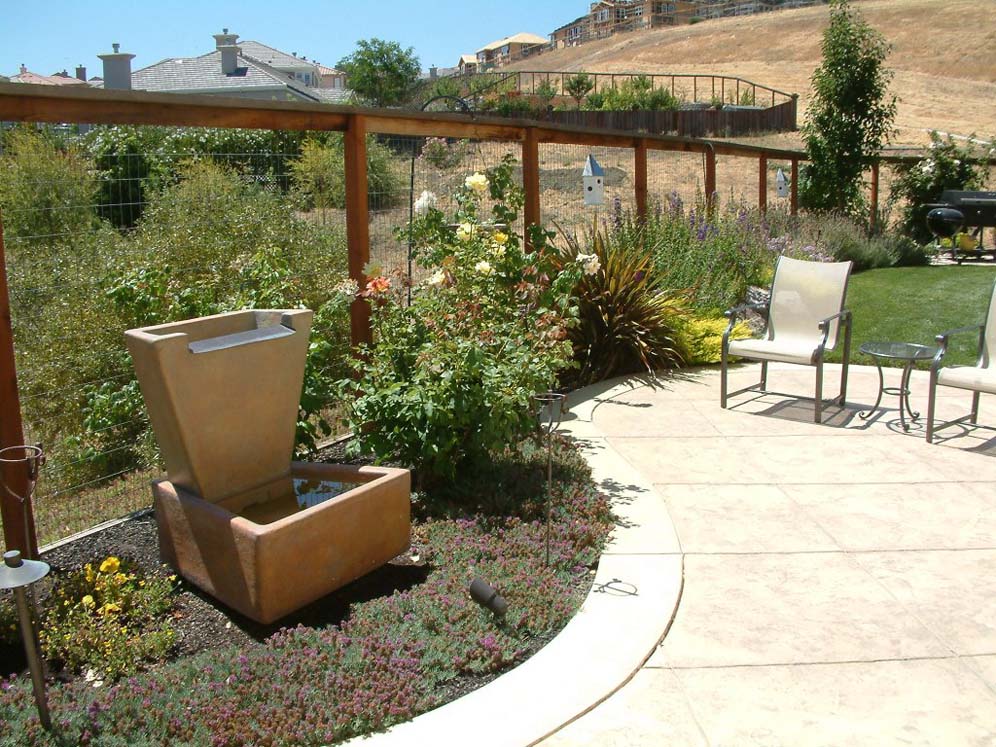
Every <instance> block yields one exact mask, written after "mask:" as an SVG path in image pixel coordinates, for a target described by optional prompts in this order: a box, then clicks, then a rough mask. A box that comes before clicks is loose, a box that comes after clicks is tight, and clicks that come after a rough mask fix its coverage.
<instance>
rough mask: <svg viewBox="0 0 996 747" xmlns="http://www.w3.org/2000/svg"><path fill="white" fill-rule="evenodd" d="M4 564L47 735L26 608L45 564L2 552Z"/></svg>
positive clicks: (3, 584) (40, 673)
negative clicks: (30, 590) (32, 588)
mask: <svg viewBox="0 0 996 747" xmlns="http://www.w3.org/2000/svg"><path fill="white" fill-rule="evenodd" d="M14 448H23V447H14ZM3 561H4V565H3V566H0V589H13V590H14V600H15V601H16V603H17V617H18V619H19V621H20V624H21V639H22V640H23V641H24V653H25V654H26V655H27V657H28V668H29V669H30V670H31V687H32V689H33V690H34V693H35V705H36V706H37V707H38V718H39V719H40V720H41V724H42V726H44V727H45V730H46V731H52V719H51V718H50V717H49V713H48V703H47V702H46V700H45V668H44V664H43V663H42V660H41V657H40V656H39V655H38V639H37V636H36V633H35V627H34V623H33V622H32V615H31V607H32V606H33V605H31V604H29V602H28V593H27V592H28V587H30V586H31V584H33V583H34V582H35V581H38V580H40V579H42V578H44V577H45V576H47V575H48V571H49V567H48V563H42V562H41V561H40V560H22V559H21V553H20V551H19V550H11V551H9V552H5V553H4V554H3Z"/></svg>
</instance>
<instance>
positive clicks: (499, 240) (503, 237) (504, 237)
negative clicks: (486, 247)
mask: <svg viewBox="0 0 996 747" xmlns="http://www.w3.org/2000/svg"><path fill="white" fill-rule="evenodd" d="M491 238H492V239H494V240H495V243H496V244H504V243H505V242H506V241H508V234H507V233H502V232H501V231H495V233H494V235H493V236H492V237H491Z"/></svg>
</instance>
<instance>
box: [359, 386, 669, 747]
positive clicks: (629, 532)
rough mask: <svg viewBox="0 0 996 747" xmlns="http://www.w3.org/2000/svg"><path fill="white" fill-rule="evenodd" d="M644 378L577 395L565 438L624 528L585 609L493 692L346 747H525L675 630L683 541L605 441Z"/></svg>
mask: <svg viewBox="0 0 996 747" xmlns="http://www.w3.org/2000/svg"><path fill="white" fill-rule="evenodd" d="M646 385H647V384H646V382H645V381H644V380H643V379H640V378H634V377H627V378H625V379H615V380H612V381H609V382H602V383H600V384H595V385H593V386H590V387H586V388H584V389H580V390H578V391H576V392H573V393H571V395H570V396H569V400H568V401H569V405H570V413H569V415H568V417H567V418H565V421H564V424H563V427H562V428H561V432H562V433H565V434H567V435H571V436H573V437H574V438H575V439H576V440H577V441H578V443H579V444H580V446H581V448H582V451H583V453H584V455H585V458H586V459H587V461H588V464H589V465H590V467H591V470H592V476H593V477H594V480H595V483H596V485H598V486H599V488H600V489H601V490H602V491H604V492H605V493H606V494H607V495H608V496H609V497H610V499H611V501H612V507H613V511H614V512H615V514H616V516H617V518H618V521H617V525H616V527H615V529H614V530H613V531H612V534H611V537H610V539H609V542H608V544H607V545H606V548H605V550H604V552H603V554H602V556H601V558H600V560H599V564H598V570H597V572H596V574H595V579H594V583H593V584H592V588H591V591H590V592H589V593H588V596H587V598H586V599H585V601H584V603H583V604H582V605H581V609H580V610H579V611H578V613H577V614H576V615H575V616H574V618H573V619H572V620H571V621H570V622H569V623H568V624H567V625H566V626H565V627H564V629H563V630H562V631H561V632H560V633H559V634H558V635H557V636H556V637H555V638H554V639H553V640H552V641H551V642H550V643H548V644H547V645H546V646H544V647H543V648H542V649H540V651H538V652H537V653H536V654H535V655H534V656H532V657H530V658H529V659H528V660H526V661H525V662H523V663H522V664H521V665H519V666H518V667H516V668H515V669H512V670H511V671H509V672H508V673H506V674H504V675H502V676H501V677H498V678H497V679H495V680H494V681H493V682H490V683H489V684H487V685H485V686H484V687H481V688H479V689H478V690H475V691H474V692H472V693H469V694H467V695H465V696H463V697H462V698H459V699H457V700H455V701H452V702H451V703H447V704H446V705H443V706H440V707H439V708H437V709H435V710H433V711H429V712H428V713H424V714H422V715H421V716H418V717H416V718H415V719H413V720H411V721H408V722H405V723H403V724H398V725H397V726H394V727H393V728H391V729H390V730H388V731H386V732H383V733H380V734H374V735H370V736H366V737H359V738H356V739H353V740H350V741H349V742H346V744H349V745H357V744H363V745H364V747H390V746H393V745H404V746H405V747H410V746H411V745H413V744H416V745H417V744H433V745H454V746H455V745H460V746H461V747H462V746H463V745H466V744H470V743H472V744H474V745H475V747H492V746H493V747H525V745H531V744H535V743H536V742H538V741H540V740H542V739H544V738H545V737H547V736H549V735H551V734H553V733H555V732H556V731H558V730H559V729H560V728H562V727H563V726H565V725H567V724H569V723H570V722H572V721H574V720H575V719H577V718H578V717H580V716H582V715H584V714H585V713H587V712H588V711H589V710H591V709H592V708H594V707H595V706H596V705H598V704H599V703H601V702H602V701H604V700H605V699H606V698H608V697H609V696H610V695H612V694H613V693H614V692H615V691H616V690H618V689H619V688H620V687H622V686H623V685H625V684H626V683H627V682H628V681H629V680H630V679H631V678H632V677H633V675H634V674H636V672H638V671H639V669H640V668H641V666H642V665H643V664H644V662H645V661H646V660H647V659H648V658H649V657H650V655H651V654H652V653H653V652H654V650H655V649H656V648H657V645H658V644H659V643H660V641H661V640H662V639H663V637H664V635H665V634H666V633H667V630H668V628H669V627H670V624H671V621H672V619H673V617H674V614H675V611H676V610H677V607H678V601H679V599H680V596H681V586H682V556H681V550H680V547H679V545H678V539H677V535H676V534H675V530H674V527H673V525H672V523H671V519H670V517H669V516H668V514H667V509H666V507H665V505H664V502H663V500H662V499H660V498H659V497H658V496H657V495H656V493H655V492H654V489H653V485H652V484H651V482H650V481H649V480H647V479H646V478H645V477H644V476H643V475H641V474H640V473H639V472H638V471H637V470H636V469H635V468H634V467H633V466H632V465H631V464H629V463H628V462H627V461H626V460H625V459H623V458H622V456H620V455H619V454H618V453H616V452H615V451H614V450H613V449H612V447H611V446H610V445H609V444H608V442H607V440H606V439H605V438H604V437H603V436H602V435H601V434H600V433H599V432H598V428H597V426H596V425H595V423H594V420H593V418H594V414H595V411H596V410H597V408H598V407H599V405H601V404H602V403H605V402H610V401H611V400H612V399H613V398H614V397H616V396H618V395H620V394H623V393H625V392H629V391H632V390H633V389H636V388H639V387H642V386H646Z"/></svg>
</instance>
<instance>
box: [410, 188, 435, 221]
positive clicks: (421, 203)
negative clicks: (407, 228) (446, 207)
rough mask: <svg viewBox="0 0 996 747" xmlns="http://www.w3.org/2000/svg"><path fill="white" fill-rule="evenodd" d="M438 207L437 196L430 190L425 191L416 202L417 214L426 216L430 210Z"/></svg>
mask: <svg viewBox="0 0 996 747" xmlns="http://www.w3.org/2000/svg"><path fill="white" fill-rule="evenodd" d="M435 206H436V195H434V194H433V193H432V192H430V191H429V190H427V189H426V190H423V191H422V194H421V195H419V198H418V199H417V200H415V214H416V215H425V214H426V213H428V212H429V208H432V207H435Z"/></svg>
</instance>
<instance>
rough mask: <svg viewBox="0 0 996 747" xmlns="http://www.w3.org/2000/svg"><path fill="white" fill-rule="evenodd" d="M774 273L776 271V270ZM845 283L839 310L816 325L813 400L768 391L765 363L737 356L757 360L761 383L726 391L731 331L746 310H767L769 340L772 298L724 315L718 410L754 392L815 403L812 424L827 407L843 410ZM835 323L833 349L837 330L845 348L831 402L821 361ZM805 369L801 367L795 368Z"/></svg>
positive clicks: (847, 327)
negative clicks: (837, 389) (825, 390)
mask: <svg viewBox="0 0 996 747" xmlns="http://www.w3.org/2000/svg"><path fill="white" fill-rule="evenodd" d="M776 273H777V270H776ZM849 279H850V270H848V278H847V280H849ZM847 280H845V285H844V293H843V295H842V296H841V300H840V304H841V307H842V308H841V310H840V311H838V312H837V313H836V314H831V315H830V316H828V317H826V318H824V319H821V320H820V321H819V322H818V330H819V332H820V333H821V334H822V339H821V340H820V342H819V344H818V345H817V347H816V350H815V351H814V353H813V358H812V361H811V362H810V363H809V364H808V365H811V366H815V367H816V391H815V393H814V396H813V397H805V396H801V395H796V394H787V393H785V392H775V391H771V390H769V389H768V388H767V385H768V360H766V359H764V358H752V357H749V356H738V357H742V358H745V359H747V360H758V361H760V362H761V380H760V381H759V382H758V383H757V384H754V385H751V386H746V387H744V388H742V389H737V390H736V391H734V392H729V391H727V389H728V378H727V368H728V364H729V347H730V335H731V334H732V332H733V328H734V326H735V325H736V323H737V321H738V320H739V319H740V317H741V315H742V314H743V312H744V311H747V310H749V309H754V310H762V309H763V310H766V313H765V320H766V323H765V329H764V335H763V337H764V338H767V337H768V334H769V331H770V316H769V315H768V314H767V310H768V309H769V308H770V306H771V298H770V297H769V299H768V303H766V304H743V305H741V306H736V307H734V308H732V309H730V310H728V311H727V312H726V317H727V318H728V319H729V320H730V323H729V324H728V325H727V327H726V331H725V332H723V345H722V354H721V358H720V406H721V407H722V408H723V409H724V410H725V409H726V407H727V402H728V400H729V398H730V397H734V396H736V395H738V394H743V393H745V392H756V393H758V394H774V395H778V396H782V397H795V398H796V399H801V400H806V401H812V402H813V403H814V413H813V421H814V422H816V423H821V422H823V408H824V407H825V406H827V405H834V404H836V405H840V406H841V407H844V405H845V404H846V398H847V372H848V365H849V362H850V358H851V312H850V311H849V310H848V309H846V308H843V307H844V305H845V304H846V302H847ZM772 288H774V281H772ZM834 320H837V321H838V322H839V323H838V325H837V330H836V333H837V334H836V337H835V339H834V341H833V342H834V345H836V342H837V339H839V338H840V328H841V327H843V328H844V347H843V355H844V362H843V365H842V367H841V372H840V392H839V393H838V394H837V396H835V397H831V398H830V399H823V360H824V356H825V353H826V347H827V343H828V342H829V341H830V329H831V324H832V322H833V321H834ZM831 349H832V348H831ZM795 365H804V364H795Z"/></svg>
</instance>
